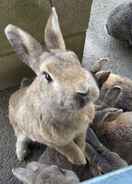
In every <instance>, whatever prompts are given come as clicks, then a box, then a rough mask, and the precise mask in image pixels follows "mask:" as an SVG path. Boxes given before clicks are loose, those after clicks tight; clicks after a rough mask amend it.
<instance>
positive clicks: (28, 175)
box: [12, 167, 35, 184]
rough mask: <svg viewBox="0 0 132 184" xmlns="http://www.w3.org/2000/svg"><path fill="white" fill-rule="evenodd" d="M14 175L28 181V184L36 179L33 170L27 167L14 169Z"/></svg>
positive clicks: (25, 181)
mask: <svg viewBox="0 0 132 184" xmlns="http://www.w3.org/2000/svg"><path fill="white" fill-rule="evenodd" d="M12 172H13V175H14V176H15V177H16V178H17V179H19V180H20V181H22V182H24V183H26V184H32V183H33V181H34V180H35V174H34V173H33V171H32V170H30V169H27V168H21V167H19V168H16V169H13V170H12Z"/></svg>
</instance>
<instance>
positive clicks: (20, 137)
mask: <svg viewBox="0 0 132 184" xmlns="http://www.w3.org/2000/svg"><path fill="white" fill-rule="evenodd" d="M5 34H6V36H7V38H8V40H9V42H10V44H11V45H12V46H13V47H14V49H15V50H16V52H17V54H18V56H19V57H20V58H21V59H22V61H23V62H24V63H26V64H27V65H28V66H29V67H30V68H32V70H33V71H34V72H35V73H36V77H35V79H34V80H33V82H32V83H31V85H29V86H28V87H25V88H22V89H19V90H18V91H17V92H16V93H14V94H13V95H12V96H11V98H10V100H9V119H10V123H11V124H12V126H13V128H14V131H15V135H16V137H17V143H16V154H17V158H18V159H19V160H23V159H24V157H25V156H26V153H27V142H28V140H29V139H31V140H33V141H37V142H40V143H43V144H46V145H48V146H49V147H52V148H54V149H56V150H57V151H59V152H60V153H62V154H63V155H64V156H65V157H66V158H67V159H68V160H69V161H70V162H72V163H75V164H86V159H85V154H84V152H85V151H84V150H85V135H86V130H87V128H88V126H89V124H90V123H91V122H92V121H93V118H94V115H95V108H94V103H93V102H95V101H96V100H97V98H98V97H99V89H98V87H97V84H96V82H95V80H94V78H93V76H92V75H91V73H90V72H88V71H86V70H85V69H84V68H82V66H81V64H80V62H79V60H78V57H77V56H76V54H75V53H74V52H71V51H68V50H66V47H65V42H64V39H63V36H62V33H61V29H60V26H59V21H58V16H57V13H56V10H55V8H54V7H53V8H52V13H51V15H50V17H49V19H48V22H47V25H46V28H45V44H46V47H47V50H44V49H43V47H42V46H41V45H40V43H39V42H38V41H37V40H35V39H34V38H33V37H32V36H31V35H30V34H28V33H26V32H25V31H23V30H22V29H20V28H18V27H16V26H14V25H8V26H7V27H6V29H5Z"/></svg>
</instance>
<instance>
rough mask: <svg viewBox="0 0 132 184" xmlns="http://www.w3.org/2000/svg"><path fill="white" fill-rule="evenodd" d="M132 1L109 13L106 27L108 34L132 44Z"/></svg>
mask: <svg viewBox="0 0 132 184" xmlns="http://www.w3.org/2000/svg"><path fill="white" fill-rule="evenodd" d="M131 20H132V2H127V1H126V2H124V3H122V4H120V5H119V6H117V7H116V8H115V9H114V10H113V11H112V12H111V13H110V15H109V17H108V20H107V24H106V28H107V31H108V34H109V35H111V36H113V37H115V38H117V39H119V40H123V41H127V42H128V44H129V45H130V46H132V31H131V30H132V21H131Z"/></svg>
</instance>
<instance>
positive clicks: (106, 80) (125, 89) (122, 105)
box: [91, 59, 132, 111]
mask: <svg viewBox="0 0 132 184" xmlns="http://www.w3.org/2000/svg"><path fill="white" fill-rule="evenodd" d="M107 60H108V59H100V60H98V61H97V62H96V63H95V64H94V65H93V66H92V67H91V72H92V73H93V75H94V77H95V79H96V81H97V83H98V86H99V88H100V97H99V98H98V100H97V102H96V104H97V106H96V107H97V109H98V110H99V109H100V110H101V109H103V108H106V107H116V108H119V109H123V111H132V80H131V79H129V78H127V77H124V76H121V75H118V74H114V73H112V72H111V71H105V70H102V67H103V65H104V64H105V63H107V62H108V61H109V60H108V61H107ZM104 62H105V63H104Z"/></svg>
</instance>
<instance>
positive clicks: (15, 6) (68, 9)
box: [0, 0, 92, 89]
mask: <svg viewBox="0 0 132 184" xmlns="http://www.w3.org/2000/svg"><path fill="white" fill-rule="evenodd" d="M91 3H92V0H85V1H82V0H63V1H62V0H53V4H54V5H55V7H56V9H57V12H58V15H59V19H60V24H61V28H62V32H63V34H64V37H65V40H66V45H67V48H68V49H72V50H74V51H75V52H76V53H77V54H78V55H79V57H80V58H82V53H83V48H84V41H85V32H86V29H87V25H88V20H89V14H90V9H91ZM50 12H51V7H50V3H49V0H28V1H27V0H1V1H0V89H3V88H7V87H8V86H12V85H13V84H16V83H17V84H18V83H19V82H20V80H21V78H22V77H23V76H25V75H26V76H29V75H31V74H32V73H31V70H29V69H28V67H27V66H25V65H24V64H22V63H20V61H19V60H18V58H17V57H16V55H15V53H14V52H13V50H12V48H11V46H10V45H9V43H8V41H7V39H6V37H5V35H4V28H5V27H6V25H8V24H10V23H11V24H15V25H17V26H19V27H21V28H22V29H25V30H26V31H28V32H29V33H30V34H32V35H33V36H34V37H35V38H36V39H38V40H39V41H40V42H41V43H43V41H44V40H43V34H44V27H45V24H46V22H47V19H48V17H49V15H50ZM18 74H19V75H18Z"/></svg>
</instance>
